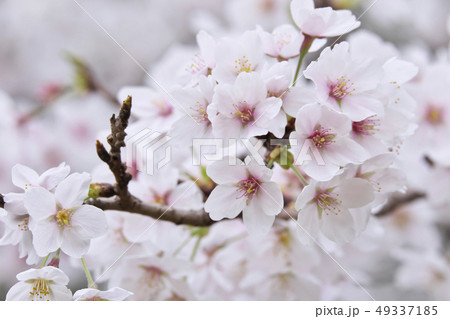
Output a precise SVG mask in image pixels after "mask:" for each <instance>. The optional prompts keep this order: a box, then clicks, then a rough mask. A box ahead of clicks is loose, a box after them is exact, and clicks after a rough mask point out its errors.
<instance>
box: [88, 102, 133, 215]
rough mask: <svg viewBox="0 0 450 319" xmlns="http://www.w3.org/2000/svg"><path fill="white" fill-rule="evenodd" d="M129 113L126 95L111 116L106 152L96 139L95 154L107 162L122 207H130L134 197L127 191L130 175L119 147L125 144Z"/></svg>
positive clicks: (129, 105)
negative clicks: (108, 149) (108, 146)
mask: <svg viewBox="0 0 450 319" xmlns="http://www.w3.org/2000/svg"><path fill="white" fill-rule="evenodd" d="M130 114H131V96H128V97H127V99H126V100H125V101H123V103H122V107H121V108H120V111H119V114H118V116H117V117H116V115H115V114H113V116H112V117H111V120H110V122H111V134H110V135H109V136H108V138H107V141H108V144H109V145H110V146H111V148H110V151H109V152H108V151H107V150H106V149H105V146H104V145H103V144H102V143H101V142H100V141H98V140H97V145H96V147H97V154H98V156H99V157H100V159H101V160H102V161H103V162H105V163H106V164H108V166H109V169H110V170H111V172H112V173H113V174H114V178H115V180H116V184H115V185H114V191H115V193H116V194H117V195H118V196H119V199H120V201H119V203H120V205H121V206H123V207H130V206H131V204H132V203H133V201H135V198H134V197H133V196H132V195H131V194H130V193H129V191H128V183H129V182H130V180H131V178H132V176H131V174H130V173H128V172H127V166H126V164H125V163H123V162H122V158H121V153H120V149H121V148H122V147H124V146H125V137H126V135H127V133H125V129H126V128H127V126H128V120H129V118H130Z"/></svg>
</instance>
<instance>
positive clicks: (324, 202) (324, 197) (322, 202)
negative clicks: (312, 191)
mask: <svg viewBox="0 0 450 319" xmlns="http://www.w3.org/2000/svg"><path fill="white" fill-rule="evenodd" d="M338 197H339V194H336V193H332V192H331V191H327V190H325V191H319V192H318V193H317V194H316V197H315V198H314V199H315V202H316V204H317V207H318V208H319V209H320V212H325V214H326V215H329V214H330V213H333V214H335V215H337V214H339V213H340V212H341V208H340V207H341V204H342V201H341V200H339V199H338Z"/></svg>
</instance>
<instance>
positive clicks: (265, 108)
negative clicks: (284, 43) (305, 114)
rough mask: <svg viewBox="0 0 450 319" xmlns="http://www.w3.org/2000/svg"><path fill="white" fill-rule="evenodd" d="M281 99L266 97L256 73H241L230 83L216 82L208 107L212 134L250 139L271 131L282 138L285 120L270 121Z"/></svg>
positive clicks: (275, 114)
mask: <svg viewBox="0 0 450 319" xmlns="http://www.w3.org/2000/svg"><path fill="white" fill-rule="evenodd" d="M281 104H282V101H281V99H279V98H276V97H272V96H271V97H267V88H266V86H265V84H264V81H263V80H262V78H261V77H260V76H259V75H258V74H257V73H249V74H248V73H242V74H240V75H239V76H238V77H237V79H236V81H235V82H234V83H233V84H219V85H218V86H217V89H216V92H215V94H214V97H213V103H212V104H211V105H210V106H209V108H208V118H209V120H210V121H211V123H212V127H213V134H214V135H215V136H224V137H235V138H237V137H241V138H249V137H252V136H257V135H264V134H266V133H267V132H269V131H270V132H273V133H274V135H275V136H278V137H281V136H282V135H283V133H284V125H283V124H284V123H283V122H284V121H273V119H274V118H275V117H276V116H277V115H278V114H279V112H280V108H281Z"/></svg>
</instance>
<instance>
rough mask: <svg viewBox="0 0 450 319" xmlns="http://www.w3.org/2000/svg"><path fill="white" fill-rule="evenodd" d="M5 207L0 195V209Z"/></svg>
mask: <svg viewBox="0 0 450 319" xmlns="http://www.w3.org/2000/svg"><path fill="white" fill-rule="evenodd" d="M4 207H5V200H4V199H3V195H2V194H0V208H4Z"/></svg>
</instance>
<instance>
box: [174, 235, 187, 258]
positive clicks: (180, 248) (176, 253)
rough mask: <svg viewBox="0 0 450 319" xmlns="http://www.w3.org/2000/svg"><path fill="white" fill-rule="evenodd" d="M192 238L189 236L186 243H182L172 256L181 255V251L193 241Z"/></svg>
mask: <svg viewBox="0 0 450 319" xmlns="http://www.w3.org/2000/svg"><path fill="white" fill-rule="evenodd" d="M191 239H192V237H191V236H189V237H188V238H186V240H185V241H184V242H182V243H181V245H180V247H178V248H177V249H176V250H175V251H174V252H173V254H172V256H173V257H175V256H176V255H178V254H179V253H180V251H182V250H183V248H184V247H185V246H186V245H187V244H188V243H189V242H190V241H191Z"/></svg>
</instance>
